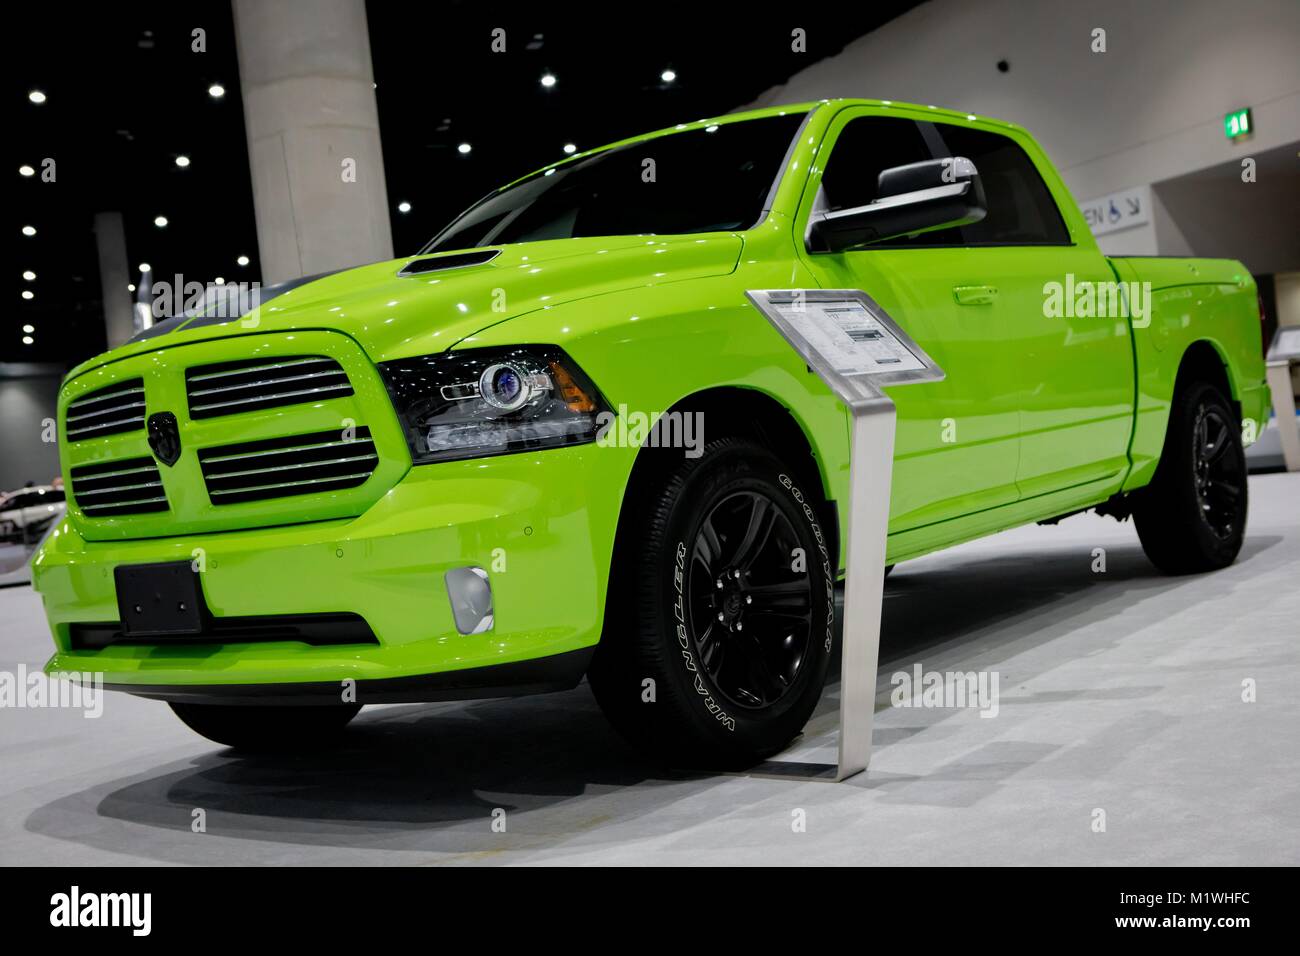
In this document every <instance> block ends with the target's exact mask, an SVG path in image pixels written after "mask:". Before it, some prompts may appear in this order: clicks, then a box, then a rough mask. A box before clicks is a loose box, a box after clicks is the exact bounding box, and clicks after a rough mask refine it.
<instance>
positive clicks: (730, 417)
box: [605, 385, 841, 620]
mask: <svg viewBox="0 0 1300 956" xmlns="http://www.w3.org/2000/svg"><path fill="white" fill-rule="evenodd" d="M669 412H679V413H696V412H698V413H701V414H702V415H703V416H704V418H703V421H704V423H705V424H704V430H703V440H704V441H711V440H712V439H714V438H720V437H724V436H734V437H744V438H752V439H755V440H756V441H758V442H759V443H760V444H762V445H763V446H764V447H767V448H772V449H774V450H779V452H780V453H781V455H782V457H783V458H785V459H788V460H789V461H790V462H791V470H792V471H793V472H794V477H797V478H798V479H799V480H800V482H801V483H802V485H803V487H804V488H805V490H807V489H811V490H813V491H815V492H816V495H817V499H818V501H817V506H816V511H817V515H818V519H819V521H820V524H821V526H822V533H823V534H825V535H826V539H827V546H828V549H829V551H830V554H831V556H832V561H833V564H834V567H835V568H836V570H837V571H838V569H839V568H840V567H841V563H840V561H841V553H840V524H839V509H838V505H837V503H836V502H835V501H834V499H833V498H832V497H831V492H830V484H829V482H828V480H827V475H826V473H825V464H824V462H825V458H824V457H823V456H822V455H821V454H819V453H818V449H817V445H816V442H815V440H814V439H813V438H812V437H811V435H810V430H809V429H808V428H807V427H806V426H805V425H804V424H803V423H802V422H801V421H800V420H799V419H798V417H797V416H796V414H795V413H794V412H793V411H791V410H790V408H789V407H788V406H786V405H785V404H784V403H782V402H781V401H780V400H778V399H777V398H776V397H775V396H773V395H771V394H769V393H768V392H765V391H762V390H760V389H757V388H752V387H748V386H740V385H724V386H717V387H712V388H707V389H702V390H700V391H697V392H692V393H691V394H689V395H686V396H684V397H682V398H681V399H679V400H678V401H677V402H676V403H674V404H673V406H672V407H671V408H669V409H668V410H667V412H665V414H667V413H669ZM664 451H668V452H671V453H673V454H681V450H680V449H656V448H651V447H648V446H647V445H645V444H642V446H641V448H639V449H638V450H637V454H636V459H635V461H634V462H633V464H632V470H631V472H630V473H629V475H628V479H627V484H626V486H625V489H624V492H623V501H622V503H621V505H620V506H619V515H618V524H617V528H616V530H615V534H614V547H613V550H612V552H611V568H610V575H609V587H608V588H607V589H606V595H605V602H606V609H607V610H606V620H608V606H609V602H610V600H611V596H612V593H613V591H614V590H615V587H616V580H617V577H618V575H617V569H618V564H619V561H620V555H621V554H622V553H623V551H624V550H625V542H626V541H627V540H628V538H629V537H630V536H631V535H632V533H633V532H632V528H631V522H632V520H634V519H635V517H636V516H637V514H638V510H637V509H638V505H637V502H638V501H639V500H644V499H643V495H644V493H645V490H646V489H647V488H648V487H650V486H651V484H652V483H653V481H654V480H655V478H656V477H657V476H658V475H659V474H661V473H662V472H663V471H664V470H665V468H666V465H667V463H668V461H670V460H671V459H668V458H667V457H665V455H664V454H662V452H664Z"/></svg>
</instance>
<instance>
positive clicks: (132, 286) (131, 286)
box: [126, 282, 135, 292]
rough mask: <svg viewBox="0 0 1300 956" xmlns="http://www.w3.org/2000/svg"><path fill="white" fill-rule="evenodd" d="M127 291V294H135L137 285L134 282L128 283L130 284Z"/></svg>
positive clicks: (127, 285)
mask: <svg viewBox="0 0 1300 956" xmlns="http://www.w3.org/2000/svg"><path fill="white" fill-rule="evenodd" d="M126 291H127V292H134V291H135V283H134V282H128V283H127V284H126Z"/></svg>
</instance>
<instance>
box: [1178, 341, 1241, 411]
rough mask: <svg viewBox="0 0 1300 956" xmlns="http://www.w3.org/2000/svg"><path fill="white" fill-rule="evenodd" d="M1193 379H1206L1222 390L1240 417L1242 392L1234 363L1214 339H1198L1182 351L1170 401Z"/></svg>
mask: <svg viewBox="0 0 1300 956" xmlns="http://www.w3.org/2000/svg"><path fill="white" fill-rule="evenodd" d="M1191 382H1206V383H1208V384H1210V385H1217V386H1218V387H1219V388H1221V389H1223V394H1224V395H1225V396H1226V397H1227V399H1228V402H1229V403H1230V404H1231V405H1232V407H1233V408H1234V409H1235V410H1236V412H1237V415H1238V417H1240V415H1241V394H1240V392H1239V389H1238V387H1237V383H1236V382H1235V381H1234V378H1233V374H1232V365H1231V363H1230V362H1229V361H1228V357H1227V356H1226V355H1225V354H1224V352H1223V349H1222V348H1221V347H1220V346H1219V344H1218V343H1216V342H1215V341H1213V340H1212V339H1197V340H1196V341H1194V342H1190V343H1188V346H1187V348H1185V349H1184V350H1183V355H1182V358H1180V359H1179V361H1178V372H1177V374H1176V376H1175V378H1174V390H1173V395H1171V396H1170V400H1171V401H1172V400H1173V397H1174V396H1176V395H1177V394H1178V392H1179V389H1182V388H1186V387H1187V385H1188V384H1190V383H1191Z"/></svg>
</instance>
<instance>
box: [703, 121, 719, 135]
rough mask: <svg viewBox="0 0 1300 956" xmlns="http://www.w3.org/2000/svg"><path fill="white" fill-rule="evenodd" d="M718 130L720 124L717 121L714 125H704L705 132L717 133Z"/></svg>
mask: <svg viewBox="0 0 1300 956" xmlns="http://www.w3.org/2000/svg"><path fill="white" fill-rule="evenodd" d="M717 131H718V125H717V124H716V123H715V124H713V125H712V126H706V127H704V132H706V133H716V132H717Z"/></svg>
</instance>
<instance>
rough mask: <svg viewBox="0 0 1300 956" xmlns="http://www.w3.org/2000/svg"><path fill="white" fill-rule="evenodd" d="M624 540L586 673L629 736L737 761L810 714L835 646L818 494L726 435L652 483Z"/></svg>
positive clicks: (660, 751) (778, 742) (662, 750)
mask: <svg viewBox="0 0 1300 956" xmlns="http://www.w3.org/2000/svg"><path fill="white" fill-rule="evenodd" d="M645 497H646V498H647V499H648V505H647V507H645V508H644V510H643V512H642V513H641V514H640V515H639V516H638V517H637V518H636V520H635V521H634V522H633V524H632V526H631V527H629V528H627V529H626V531H627V536H626V538H625V539H621V540H620V548H619V554H618V557H617V560H616V567H615V570H614V581H613V582H612V585H611V593H610V597H609V600H608V601H607V608H608V611H607V624H606V628H605V635H604V638H603V640H602V641H601V644H600V646H599V647H598V648H597V651H596V656H595V658H594V659H593V661H592V667H591V672H590V674H589V679H590V683H591V687H592V690H593V692H594V693H595V695H596V699H597V700H598V701H599V703H600V705H601V708H602V709H603V710H604V711H605V713H606V715H607V716H608V717H609V718H610V720H611V721H612V722H613V723H614V725H615V726H616V727H617V728H618V729H619V730H620V731H621V732H622V733H623V734H624V736H626V737H628V738H629V739H630V740H631V741H632V742H633V743H635V744H637V745H639V746H640V747H642V748H644V749H647V750H649V751H651V752H653V753H655V754H656V755H658V756H660V757H661V758H662V759H664V760H665V761H666V762H668V763H670V764H674V765H678V766H704V767H712V768H722V767H731V766H743V765H747V764H751V763H754V762H755V761H758V760H761V759H763V758H765V757H768V756H771V755H772V754H774V753H777V752H778V751H780V750H781V749H782V748H784V747H785V746H786V745H787V744H788V743H789V742H790V740H792V739H793V738H794V737H795V736H796V735H797V734H798V733H799V732H800V731H801V730H802V728H803V726H804V724H805V723H807V721H808V718H809V716H810V715H811V714H812V711H813V708H814V707H815V706H816V704H817V699H818V697H819V696H820V694H821V690H822V685H823V684H824V682H825V678H826V670H827V665H828V663H829V661H830V655H831V649H832V646H833V637H832V613H833V596H834V595H833V590H832V589H833V586H834V584H833V582H834V577H833V573H834V572H833V571H832V568H831V563H832V562H831V557H830V553H829V550H828V547H827V541H826V538H825V535H824V534H823V532H822V530H821V527H820V526H819V524H818V520H817V512H816V504H817V503H818V501H819V500H820V499H819V498H817V497H813V496H812V493H810V492H808V491H806V489H804V488H803V487H802V482H800V481H799V480H797V479H795V478H794V472H793V471H792V470H791V469H789V468H788V467H786V466H784V465H783V463H782V462H781V461H779V460H778V459H777V458H775V457H773V456H772V454H771V453H770V452H768V451H767V450H765V449H764V448H762V447H761V446H759V445H757V444H755V443H754V442H751V441H748V440H745V439H739V438H723V439H718V440H715V441H713V442H710V443H709V444H708V445H707V446H706V448H705V450H704V454H703V455H702V456H701V457H700V458H696V459H689V458H684V459H682V461H681V462H680V463H679V464H676V465H675V466H672V467H668V468H666V469H664V472H663V473H662V474H661V475H660V477H659V478H658V479H657V480H656V481H655V482H654V485H653V487H651V488H649V489H647V494H646V496H645Z"/></svg>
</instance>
